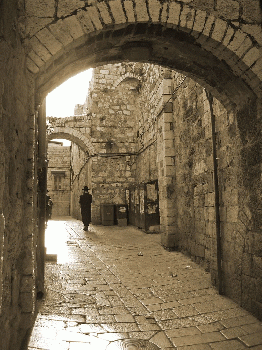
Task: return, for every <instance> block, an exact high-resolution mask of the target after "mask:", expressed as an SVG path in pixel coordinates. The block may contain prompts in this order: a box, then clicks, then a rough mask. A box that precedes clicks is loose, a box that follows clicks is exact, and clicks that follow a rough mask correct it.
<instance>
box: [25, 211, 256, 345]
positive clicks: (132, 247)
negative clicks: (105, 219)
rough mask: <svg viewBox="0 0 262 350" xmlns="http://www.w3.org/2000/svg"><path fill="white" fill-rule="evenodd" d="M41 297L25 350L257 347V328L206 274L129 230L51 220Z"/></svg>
mask: <svg viewBox="0 0 262 350" xmlns="http://www.w3.org/2000/svg"><path fill="white" fill-rule="evenodd" d="M46 246H47V253H48V254H57V255H58V257H57V263H56V262H46V282H45V283H46V295H45V298H44V300H43V301H41V303H40V306H39V314H38V317H37V320H36V323H35V327H34V329H33V332H32V335H31V339H30V343H29V350H36V349H37V350H40V349H41V350H82V349H85V350H87V349H88V350H92V349H94V350H100V349H101V350H103V349H107V350H113V349H115V350H116V349H129V350H134V349H151V350H154V349H166V350H167V349H178V350H186V349H192V350H208V349H213V350H228V349H229V350H231V349H232V350H241V349H253V350H262V324H261V322H259V321H258V320H257V319H256V318H255V317H253V316H252V315H251V314H250V313H248V312H247V311H245V310H243V309H242V308H240V307H239V306H238V305H237V304H235V303H234V302H233V301H231V300H229V299H228V298H226V297H223V296H220V295H218V293H217V291H216V290H215V289H214V288H213V287H212V285H211V283H210V275H209V273H207V272H205V270H203V269H202V268H201V267H200V266H199V265H197V264H196V263H194V262H192V261H191V260H190V258H188V257H186V256H185V255H183V254H182V253H179V252H168V251H166V250H164V249H163V247H162V246H161V245H160V235H157V234H150V235H147V234H146V233H144V232H143V231H141V230H138V229H136V228H134V227H132V226H127V227H118V226H92V225H91V227H90V231H88V232H85V231H83V226H82V222H81V221H77V220H75V219H72V218H69V217H68V218H62V219H60V220H51V221H50V222H49V223H48V227H47V232H46Z"/></svg>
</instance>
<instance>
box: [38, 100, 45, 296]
mask: <svg viewBox="0 0 262 350" xmlns="http://www.w3.org/2000/svg"><path fill="white" fill-rule="evenodd" d="M37 113H38V118H37V123H38V242H37V245H38V249H37V295H38V297H42V296H43V294H44V272H45V225H46V190H47V161H46V100H45V99H44V100H43V102H42V104H41V105H40V107H39V109H38V112H37Z"/></svg>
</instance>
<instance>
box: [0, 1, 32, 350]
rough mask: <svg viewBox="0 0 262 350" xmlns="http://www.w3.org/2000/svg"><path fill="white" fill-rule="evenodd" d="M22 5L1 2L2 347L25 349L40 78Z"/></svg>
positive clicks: (29, 306)
mask: <svg viewBox="0 0 262 350" xmlns="http://www.w3.org/2000/svg"><path fill="white" fill-rule="evenodd" d="M16 6H17V2H10V1H1V4H0V13H1V16H0V37H1V40H0V330H1V336H0V349H1V350H15V349H20V345H21V343H22V342H23V340H24V338H25V336H26V334H27V331H28V328H29V327H30V326H32V324H33V321H34V318H35V310H36V239H37V230H36V224H37V220H36V214H37V209H36V208H37V207H36V147H35V146H36V134H35V124H36V115H35V110H34V99H33V96H34V95H33V87H34V82H33V79H32V76H31V74H29V73H28V71H27V69H26V67H25V51H24V49H23V47H22V44H21V39H22V35H21V33H20V32H19V30H18V28H19V23H18V19H17V14H18V11H17V8H16ZM22 12H23V8H22V6H21V8H20V13H21V14H22ZM2 14H8V18H7V17H5V16H3V15H2Z"/></svg>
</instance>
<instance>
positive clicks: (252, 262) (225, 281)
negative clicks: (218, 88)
mask: <svg viewBox="0 0 262 350" xmlns="http://www.w3.org/2000/svg"><path fill="white" fill-rule="evenodd" d="M180 79H181V77H180V76H179V75H175V76H174V82H175V85H178V83H179V81H180ZM213 111H214V116H215V122H216V148H217V158H218V159H217V162H218V182H219V201H220V229H221V245H222V247H221V248H222V253H221V254H222V288H223V292H224V293H225V294H226V295H227V296H229V297H231V298H232V299H233V300H235V301H237V302H238V303H239V304H240V305H242V306H243V307H245V308H246V309H248V310H250V311H251V312H252V313H253V314H255V315H256V316H257V317H260V318H261V311H262V309H261V307H262V305H261V289H260V285H261V274H260V272H259V271H261V270H260V267H259V266H261V257H260V253H259V251H258V249H257V248H256V247H257V246H260V245H261V237H260V236H259V234H258V231H257V230H256V227H257V226H255V224H254V219H255V213H256V211H255V209H253V208H252V205H250V204H251V203H250V196H251V195H252V192H251V191H250V190H249V189H248V187H247V186H246V184H245V182H244V180H245V174H244V173H243V150H244V149H245V146H243V142H242V140H241V134H240V131H241V129H240V128H239V123H238V119H237V113H234V112H233V111H227V110H226V109H225V108H224V107H223V106H222V105H221V103H219V101H217V100H215V99H214V100H213ZM173 126H174V150H175V157H174V173H173V176H172V178H173V182H172V184H171V185H170V186H169V187H167V196H168V197H169V198H172V201H173V203H174V207H175V211H174V215H173V222H174V224H173V225H174V227H175V233H176V239H175V244H176V245H177V246H178V247H179V249H182V250H183V251H185V252H187V253H189V254H190V255H191V256H192V257H193V258H194V259H195V260H196V261H197V262H200V263H202V264H203V265H204V266H205V267H206V268H207V270H210V271H211V277H212V280H213V283H214V284H216V285H218V275H217V237H216V216H215V192H214V179H213V173H214V172H213V158H212V157H213V156H212V132H211V111H210V104H209V102H208V100H207V96H206V93H205V91H204V90H203V88H202V87H200V86H199V85H197V84H195V83H194V82H193V81H192V80H189V79H186V80H185V82H184V84H183V85H182V86H181V88H180V89H179V91H178V92H177V94H176V96H175V99H174V103H173ZM254 179H255V178H254ZM252 211H253V212H252ZM247 286H250V287H247Z"/></svg>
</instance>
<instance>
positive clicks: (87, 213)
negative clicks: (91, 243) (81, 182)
mask: <svg viewBox="0 0 262 350" xmlns="http://www.w3.org/2000/svg"><path fill="white" fill-rule="evenodd" d="M79 203H80V206H81V215H82V221H83V224H84V226H88V225H89V224H90V222H91V203H92V195H91V194H90V193H84V194H82V195H81V196H80V200H79Z"/></svg>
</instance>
